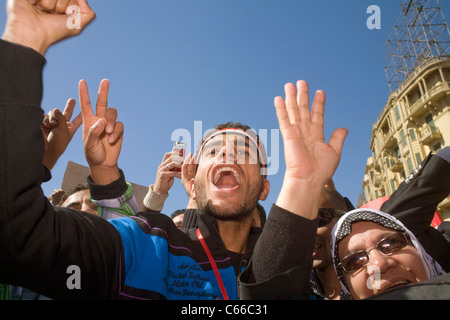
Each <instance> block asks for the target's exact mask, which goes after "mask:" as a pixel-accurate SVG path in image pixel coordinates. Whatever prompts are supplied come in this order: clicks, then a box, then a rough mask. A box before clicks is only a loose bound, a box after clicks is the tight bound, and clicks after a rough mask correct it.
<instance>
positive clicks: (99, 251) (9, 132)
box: [0, 40, 122, 299]
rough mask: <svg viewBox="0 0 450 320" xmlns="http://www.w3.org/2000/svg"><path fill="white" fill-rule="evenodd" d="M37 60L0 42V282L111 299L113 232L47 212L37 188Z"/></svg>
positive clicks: (92, 220)
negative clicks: (77, 271) (78, 286)
mask: <svg viewBox="0 0 450 320" xmlns="http://www.w3.org/2000/svg"><path fill="white" fill-rule="evenodd" d="M44 65H45V59H44V58H43V57H42V56H41V55H40V54H39V53H37V52H36V51H34V50H32V49H30V48H26V47H22V46H19V45H15V44H12V43H9V42H6V41H2V40H0V131H1V132H0V150H1V152H0V283H10V284H14V285H19V286H23V287H26V288H29V289H31V290H33V291H35V292H39V293H42V294H44V295H46V296H48V297H51V298H84V299H88V298H89V299H92V298H111V297H113V295H114V294H116V293H117V287H118V278H119V277H118V274H119V270H118V268H119V266H120V255H121V251H122V250H121V241H120V235H119V234H118V232H117V231H116V230H115V229H114V227H113V226H112V225H111V224H110V223H109V222H107V221H105V220H104V219H102V218H100V217H96V216H94V215H92V214H87V213H82V212H78V211H74V210H70V209H67V208H57V209H55V208H54V207H53V206H52V205H51V204H50V202H49V201H48V199H47V197H45V195H44V193H43V191H42V189H41V183H42V181H43V179H44V172H43V170H42V155H43V151H44V141H43V136H42V132H41V130H40V124H41V122H42V119H43V116H44V112H43V111H42V109H41V108H40V102H41V98H42V70H43V67H44ZM71 266H76V267H78V270H79V273H78V274H77V273H76V271H71V270H72V269H71ZM71 275H74V276H76V278H71ZM78 275H79V277H78ZM71 279H73V283H72V284H80V285H81V286H80V289H77V287H75V288H73V286H71V285H70V283H71ZM78 280H79V281H80V282H78ZM68 284H69V285H68Z"/></svg>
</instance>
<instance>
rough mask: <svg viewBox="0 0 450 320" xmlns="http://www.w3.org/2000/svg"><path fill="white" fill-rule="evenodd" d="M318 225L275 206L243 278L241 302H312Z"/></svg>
mask: <svg viewBox="0 0 450 320" xmlns="http://www.w3.org/2000/svg"><path fill="white" fill-rule="evenodd" d="M317 225H318V219H315V220H309V219H306V218H303V217H300V216H297V215H295V214H293V213H291V212H289V211H286V210H284V209H282V208H280V207H278V206H276V205H273V207H272V209H271V211H270V214H269V217H268V219H267V222H266V225H265V226H264V229H263V232H262V234H261V236H260V238H259V239H258V242H257V243H256V246H255V250H254V253H253V256H252V259H251V261H250V264H249V266H248V267H247V269H246V270H245V271H244V272H243V273H242V274H241V276H240V294H241V299H309V298H310V294H311V287H310V277H311V271H312V254H313V252H314V246H315V241H316V234H317Z"/></svg>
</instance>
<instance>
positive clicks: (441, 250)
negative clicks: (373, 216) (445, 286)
mask: <svg viewBox="0 0 450 320" xmlns="http://www.w3.org/2000/svg"><path fill="white" fill-rule="evenodd" d="M449 192H450V163H449V162H448V161H446V160H445V159H443V158H441V157H439V156H437V155H429V156H428V157H427V158H426V159H425V160H424V161H423V162H422V164H421V165H420V167H419V168H418V170H417V171H416V172H415V173H414V174H413V175H412V176H410V177H408V179H407V180H405V181H404V182H402V183H401V184H400V185H399V187H398V189H397V190H396V191H395V192H394V193H393V194H392V195H391V197H390V198H389V200H387V201H386V202H385V203H384V204H383V205H382V206H381V208H380V210H381V211H384V212H387V213H389V214H391V215H393V216H394V217H396V218H397V219H399V220H400V221H401V222H402V223H403V224H404V225H405V226H406V227H407V228H408V229H409V230H410V231H411V232H413V233H414V235H415V236H416V237H417V239H418V240H419V242H420V243H421V244H422V246H423V247H424V248H425V250H426V252H427V253H428V254H430V255H431V256H432V257H433V258H434V259H435V260H436V261H437V262H439V264H440V265H441V266H442V267H443V268H444V269H445V270H446V271H447V272H448V271H450V244H449V243H448V242H447V241H446V239H445V238H444V237H443V236H442V234H441V233H440V232H439V231H437V230H436V229H435V228H433V227H432V226H431V221H432V220H433V217H434V213H435V211H436V207H437V205H438V204H439V203H440V202H441V201H442V200H443V199H445V198H446V197H447V196H448V194H449Z"/></svg>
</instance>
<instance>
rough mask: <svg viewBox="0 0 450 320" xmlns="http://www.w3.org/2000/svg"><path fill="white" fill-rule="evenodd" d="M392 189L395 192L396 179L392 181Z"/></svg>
mask: <svg viewBox="0 0 450 320" xmlns="http://www.w3.org/2000/svg"><path fill="white" fill-rule="evenodd" d="M391 189H392V192H394V191H395V181H394V179H391Z"/></svg>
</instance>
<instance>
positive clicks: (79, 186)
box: [58, 183, 89, 207]
mask: <svg viewBox="0 0 450 320" xmlns="http://www.w3.org/2000/svg"><path fill="white" fill-rule="evenodd" d="M86 189H88V190H89V185H88V184H87V183H84V184H83V183H79V184H77V185H75V186H73V187H72V188H70V189H68V190H67V191H65V192H64V195H63V196H62V197H61V200H60V201H59V203H58V207H62V205H63V203H64V201H66V200H67V198H68V197H70V196H71V195H73V194H74V193H77V192H79V191H83V190H86Z"/></svg>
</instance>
